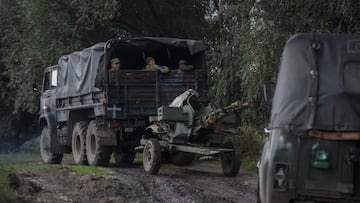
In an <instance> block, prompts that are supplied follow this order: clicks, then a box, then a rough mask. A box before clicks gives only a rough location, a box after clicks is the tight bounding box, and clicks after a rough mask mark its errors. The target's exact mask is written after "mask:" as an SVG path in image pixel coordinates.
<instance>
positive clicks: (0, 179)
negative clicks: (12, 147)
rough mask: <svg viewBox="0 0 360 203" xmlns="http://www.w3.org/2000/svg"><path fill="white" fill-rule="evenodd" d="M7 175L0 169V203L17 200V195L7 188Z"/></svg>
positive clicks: (7, 172) (6, 172)
mask: <svg viewBox="0 0 360 203" xmlns="http://www.w3.org/2000/svg"><path fill="white" fill-rule="evenodd" d="M9 173H10V171H7V170H4V169H1V168H0V202H14V201H15V200H16V199H17V198H18V194H17V193H16V192H15V191H14V190H12V189H11V188H10V187H9V180H8V178H7V177H8V174H9Z"/></svg>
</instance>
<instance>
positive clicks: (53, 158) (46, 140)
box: [40, 126, 63, 164]
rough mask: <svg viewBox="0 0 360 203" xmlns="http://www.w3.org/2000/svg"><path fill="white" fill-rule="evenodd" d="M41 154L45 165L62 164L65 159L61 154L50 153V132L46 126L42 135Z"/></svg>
mask: <svg viewBox="0 0 360 203" xmlns="http://www.w3.org/2000/svg"><path fill="white" fill-rule="evenodd" d="M40 154H41V159H42V161H43V163H45V164H60V163H61V161H62V158H63V154H61V153H52V152H50V130H49V128H48V127H47V126H45V127H44V128H43V130H42V132H41V135H40Z"/></svg>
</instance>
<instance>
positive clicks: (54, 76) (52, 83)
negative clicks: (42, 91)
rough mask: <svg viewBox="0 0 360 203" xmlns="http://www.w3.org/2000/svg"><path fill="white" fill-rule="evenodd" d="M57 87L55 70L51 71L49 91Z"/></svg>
mask: <svg viewBox="0 0 360 203" xmlns="http://www.w3.org/2000/svg"><path fill="white" fill-rule="evenodd" d="M56 86H57V70H53V71H52V74H51V89H53V88H55V87H56Z"/></svg>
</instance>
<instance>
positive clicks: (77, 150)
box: [71, 121, 88, 165]
mask: <svg viewBox="0 0 360 203" xmlns="http://www.w3.org/2000/svg"><path fill="white" fill-rule="evenodd" d="M86 129H87V122H85V121H80V122H76V123H75V125H74V128H73V133H72V141H71V147H72V154H73V158H74V161H75V163H76V164H83V165H87V164H88V161H87V158H86Z"/></svg>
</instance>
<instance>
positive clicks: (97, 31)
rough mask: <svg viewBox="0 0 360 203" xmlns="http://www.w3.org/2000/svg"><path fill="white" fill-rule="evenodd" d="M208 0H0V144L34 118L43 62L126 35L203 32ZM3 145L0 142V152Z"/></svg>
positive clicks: (188, 35)
mask: <svg viewBox="0 0 360 203" xmlns="http://www.w3.org/2000/svg"><path fill="white" fill-rule="evenodd" d="M208 5H209V0H200V1H160V0H154V1H150V0H146V1H140V0H135V1H125V0H105V1H101V2H99V1H95V0H89V1H80V0H64V1H51V2H49V1H45V0H34V1H24V0H3V1H0V36H1V41H0V85H1V87H2V90H1V91H0V145H1V144H3V143H4V142H5V141H6V142H9V139H13V140H12V142H13V143H17V142H18V140H21V139H19V136H20V134H21V132H26V131H28V130H29V129H31V128H33V126H34V125H36V123H37V114H38V111H39V95H38V94H34V93H33V92H32V84H34V83H36V84H41V79H42V71H43V69H44V68H45V67H47V66H50V65H53V64H56V62H57V59H58V58H59V57H60V56H62V55H64V54H67V53H70V52H73V51H76V50H79V49H83V48H85V47H88V46H91V45H92V44H94V43H96V42H100V41H106V40H108V39H112V38H118V37H126V36H140V35H150V36H176V37H184V38H198V39H199V38H201V37H203V36H206V31H207V29H208V26H207V24H208V22H207V21H206V19H205V18H204V16H205V15H207V14H208V13H209V10H211V9H210V8H209V6H208ZM5 148H8V146H5V145H1V151H4V149H5Z"/></svg>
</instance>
